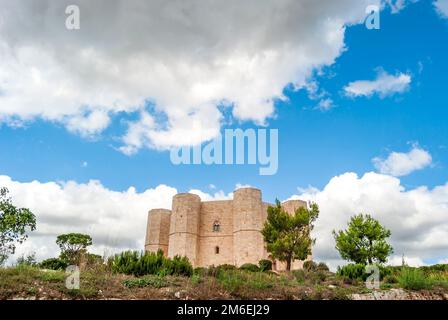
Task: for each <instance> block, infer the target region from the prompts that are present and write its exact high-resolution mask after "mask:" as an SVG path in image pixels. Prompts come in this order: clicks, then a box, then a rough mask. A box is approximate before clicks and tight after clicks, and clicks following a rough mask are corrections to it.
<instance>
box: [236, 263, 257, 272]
mask: <svg viewBox="0 0 448 320" xmlns="http://www.w3.org/2000/svg"><path fill="white" fill-rule="evenodd" d="M240 270H245V271H249V272H259V271H260V268H258V266H257V265H256V264H253V263H245V264H243V265H242V266H241V267H240Z"/></svg>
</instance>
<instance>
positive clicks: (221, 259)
mask: <svg viewBox="0 0 448 320" xmlns="http://www.w3.org/2000/svg"><path fill="white" fill-rule="evenodd" d="M232 209H233V203H232V201H231V200H228V201H209V202H203V203H202V207H201V222H200V226H199V248H200V250H199V256H198V265H200V266H211V265H215V266H217V265H221V264H234V261H233V215H232ZM215 223H218V224H219V231H213V226H214V224H215ZM217 251H218V253H217Z"/></svg>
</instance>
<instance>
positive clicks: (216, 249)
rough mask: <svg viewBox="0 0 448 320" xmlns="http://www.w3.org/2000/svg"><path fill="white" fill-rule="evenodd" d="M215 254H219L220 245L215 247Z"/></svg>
mask: <svg viewBox="0 0 448 320" xmlns="http://www.w3.org/2000/svg"><path fill="white" fill-rule="evenodd" d="M215 254H219V247H218V246H216V247H215Z"/></svg>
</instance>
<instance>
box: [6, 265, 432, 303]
mask: <svg viewBox="0 0 448 320" xmlns="http://www.w3.org/2000/svg"><path fill="white" fill-rule="evenodd" d="M65 277H66V275H65V273H64V272H63V271H48V270H40V269H38V268H35V267H29V266H22V267H11V268H3V269H2V268H0V299H17V298H21V299H30V298H31V299H147V300H150V299H282V300H289V299H348V297H349V296H350V295H351V294H353V293H363V292H366V291H367V290H366V288H365V286H364V284H363V283H360V282H357V281H351V282H347V281H344V279H342V278H340V277H338V276H336V275H334V274H333V273H331V272H325V271H319V272H304V271H297V272H292V273H290V274H286V273H284V274H275V273H270V272H267V273H262V272H248V271H242V270H223V271H220V272H217V273H213V274H207V273H201V272H198V273H195V274H194V275H193V276H192V277H182V276H165V277H163V276H155V275H153V276H143V277H134V276H128V275H122V274H114V273H112V272H110V271H109V270H108V269H107V268H106V267H104V266H97V267H96V268H94V269H87V270H84V271H82V272H81V279H80V280H81V281H80V289H79V290H69V289H67V288H66V287H65ZM433 277H435V276H433ZM438 279H440V276H439V278H438Z"/></svg>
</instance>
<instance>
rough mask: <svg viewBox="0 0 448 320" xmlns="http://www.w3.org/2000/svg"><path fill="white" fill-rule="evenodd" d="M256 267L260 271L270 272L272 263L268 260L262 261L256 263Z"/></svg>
mask: <svg viewBox="0 0 448 320" xmlns="http://www.w3.org/2000/svg"><path fill="white" fill-rule="evenodd" d="M258 267H259V268H260V271H262V272H264V271H271V270H272V261H271V260H268V259H263V260H260V261H259V262H258Z"/></svg>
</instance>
